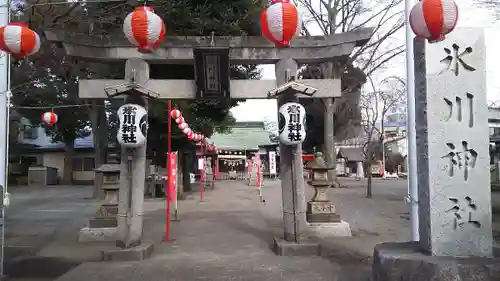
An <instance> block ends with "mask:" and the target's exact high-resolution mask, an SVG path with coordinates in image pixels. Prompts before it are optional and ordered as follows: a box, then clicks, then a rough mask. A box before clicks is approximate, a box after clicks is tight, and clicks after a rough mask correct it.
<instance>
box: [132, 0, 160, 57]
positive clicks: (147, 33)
mask: <svg viewBox="0 0 500 281" xmlns="http://www.w3.org/2000/svg"><path fill="white" fill-rule="evenodd" d="M123 33H125V36H126V37H127V39H128V41H130V43H132V44H134V45H135V46H137V50H138V51H139V52H141V53H151V52H152V51H153V50H154V49H155V48H156V47H158V45H160V43H161V41H163V39H165V24H164V23H163V20H162V19H161V18H160V17H159V16H158V15H157V14H155V13H154V12H153V9H152V8H151V7H147V6H141V7H137V8H136V9H135V10H134V11H133V12H132V13H130V14H128V15H127V17H126V18H125V20H124V21H123Z"/></svg>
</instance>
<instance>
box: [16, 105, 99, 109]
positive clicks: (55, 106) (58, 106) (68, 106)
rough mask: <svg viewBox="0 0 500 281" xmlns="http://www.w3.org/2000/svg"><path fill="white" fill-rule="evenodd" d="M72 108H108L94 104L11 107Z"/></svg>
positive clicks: (18, 107)
mask: <svg viewBox="0 0 500 281" xmlns="http://www.w3.org/2000/svg"><path fill="white" fill-rule="evenodd" d="M72 107H106V106H105V105H92V104H63V105H47V106H11V107H10V108H14V109H57V108H72Z"/></svg>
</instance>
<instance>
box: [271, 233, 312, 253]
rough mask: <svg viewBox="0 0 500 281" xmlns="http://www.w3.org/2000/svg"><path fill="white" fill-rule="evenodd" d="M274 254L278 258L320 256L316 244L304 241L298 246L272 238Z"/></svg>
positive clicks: (297, 244)
mask: <svg viewBox="0 0 500 281" xmlns="http://www.w3.org/2000/svg"><path fill="white" fill-rule="evenodd" d="M273 248H274V252H275V253H276V255H278V256H319V255H321V251H320V246H319V244H318V243H315V242H312V241H309V240H305V241H302V242H301V243H300V244H299V243H295V242H288V241H286V240H283V239H281V238H279V237H274V245H273Z"/></svg>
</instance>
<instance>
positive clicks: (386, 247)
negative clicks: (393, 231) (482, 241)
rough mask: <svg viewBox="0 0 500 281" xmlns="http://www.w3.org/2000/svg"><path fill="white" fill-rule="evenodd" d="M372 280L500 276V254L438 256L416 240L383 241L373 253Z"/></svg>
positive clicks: (465, 280)
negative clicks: (485, 255) (480, 256)
mask: <svg viewBox="0 0 500 281" xmlns="http://www.w3.org/2000/svg"><path fill="white" fill-rule="evenodd" d="M372 271H373V281H401V280H405V281H427V280H433V281H448V280H461V281H475V280H481V281H494V280H500V259H499V258H478V257H470V258H453V257H435V256H430V255H427V254H425V253H422V252H421V251H420V248H419V246H418V243H417V242H406V243H382V244H378V245H376V246H375V250H374V253H373V266H372Z"/></svg>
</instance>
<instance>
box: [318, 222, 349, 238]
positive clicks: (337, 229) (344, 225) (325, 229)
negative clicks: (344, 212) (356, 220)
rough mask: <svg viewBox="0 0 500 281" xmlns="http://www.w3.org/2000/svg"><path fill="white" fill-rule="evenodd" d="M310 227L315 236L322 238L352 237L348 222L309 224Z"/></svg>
mask: <svg viewBox="0 0 500 281" xmlns="http://www.w3.org/2000/svg"><path fill="white" fill-rule="evenodd" d="M308 226H309V230H310V231H311V232H312V233H314V235H316V236H318V237H321V238H329V237H350V236H352V233H351V227H350V226H349V223H348V222H346V221H340V222H326V223H308Z"/></svg>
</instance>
